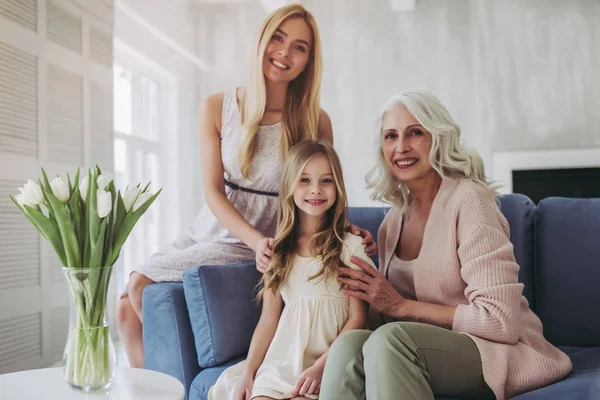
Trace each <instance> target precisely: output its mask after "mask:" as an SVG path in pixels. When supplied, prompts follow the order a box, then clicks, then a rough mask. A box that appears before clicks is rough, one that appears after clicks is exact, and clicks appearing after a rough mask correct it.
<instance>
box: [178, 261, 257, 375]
mask: <svg viewBox="0 0 600 400" xmlns="http://www.w3.org/2000/svg"><path fill="white" fill-rule="evenodd" d="M259 279H260V273H259V272H258V271H257V270H256V264H255V263H254V262H253V261H252V262H244V263H238V264H227V265H203V266H199V267H193V268H189V269H187V270H186V271H185V272H184V274H183V287H184V292H185V298H186V302H187V307H188V310H189V313H190V323H191V325H192V331H193V332H194V341H195V343H196V351H197V353H198V364H199V365H200V366H201V367H202V368H210V367H214V366H216V365H220V364H223V363H224V362H227V361H229V360H232V359H234V358H236V357H239V356H241V355H243V354H246V353H247V352H248V347H249V346H250V340H251V339H252V333H253V332H254V328H255V327H256V324H257V322H258V318H259V317H260V305H259V304H258V303H257V301H256V290H255V289H256V286H257V284H258V282H259Z"/></svg>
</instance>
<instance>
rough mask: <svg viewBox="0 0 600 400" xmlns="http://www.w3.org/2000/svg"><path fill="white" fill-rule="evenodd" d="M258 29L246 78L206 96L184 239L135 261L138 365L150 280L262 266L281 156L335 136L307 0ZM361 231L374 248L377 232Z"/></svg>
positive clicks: (125, 320) (127, 330)
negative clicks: (194, 209)
mask: <svg viewBox="0 0 600 400" xmlns="http://www.w3.org/2000/svg"><path fill="white" fill-rule="evenodd" d="M258 33H259V34H258V38H257V41H256V46H255V49H254V51H253V52H252V54H253V56H252V61H251V63H250V65H251V74H250V82H249V85H248V87H242V88H239V89H237V90H236V89H232V90H228V91H226V92H225V93H218V94H214V95H212V96H210V97H208V99H207V100H206V101H205V102H204V103H203V105H202V110H201V116H200V120H201V127H200V137H201V144H202V147H201V162H202V165H201V166H202V180H203V184H204V195H205V198H206V205H205V206H204V207H203V208H202V210H201V211H200V214H199V215H198V216H197V217H196V219H195V220H194V222H193V223H192V225H191V226H190V227H189V228H188V229H186V230H185V231H184V232H183V233H182V234H181V236H180V238H179V239H177V240H176V241H175V242H173V243H172V244H171V245H169V246H167V247H166V248H164V249H162V250H161V251H160V252H158V253H156V254H154V255H153V256H152V257H151V258H150V259H149V260H148V261H147V262H146V263H144V264H142V265H140V266H137V267H136V268H135V271H134V272H133V273H132V274H131V276H130V279H129V283H128V288H127V291H126V292H125V293H124V294H123V295H122V297H121V300H120V301H119V310H118V317H119V328H120V330H121V333H122V335H123V340H124V343H125V348H126V349H127V355H128V357H129V362H130V364H131V366H132V367H138V368H142V367H143V366H144V355H143V346H142V293H143V291H144V288H145V287H146V286H148V285H149V284H151V283H154V282H164V281H167V282H181V280H182V276H183V271H184V270H185V269H187V268H189V267H192V266H195V265H202V264H228V263H234V262H241V261H245V260H249V259H253V258H255V257H256V262H257V268H258V269H259V270H261V271H262V270H263V269H264V268H265V267H266V266H267V265H268V264H269V262H270V256H271V254H272V250H271V248H270V245H269V244H270V243H271V241H272V239H271V238H272V237H273V235H274V233H275V227H276V222H277V218H276V216H277V188H278V185H279V181H280V171H281V164H282V160H283V159H284V158H285V155H286V154H287V152H288V151H289V149H290V148H291V147H292V146H293V145H294V144H296V143H298V142H300V141H302V140H305V139H315V138H320V139H326V140H329V141H331V142H333V134H332V128H331V121H330V120H329V117H328V115H327V113H326V112H325V111H324V110H322V109H321V107H320V100H319V98H320V86H321V43H320V39H319V32H318V30H317V25H316V22H315V19H314V18H313V16H312V15H311V14H310V13H309V12H308V11H307V10H305V9H304V8H303V7H302V6H301V5H298V4H295V5H289V6H285V7H282V8H280V9H277V10H275V11H273V12H272V13H271V14H270V15H269V16H268V17H267V18H266V20H265V22H264V23H263V26H262V27H261V29H260V30H259V32H258ZM353 231H355V232H356V231H359V230H358V228H357V227H353ZM360 234H361V235H363V236H364V237H365V242H366V243H369V244H370V246H369V247H368V250H370V251H372V252H375V251H376V249H377V247H376V245H375V243H374V242H373V237H372V236H371V235H370V234H368V232H367V231H363V230H360Z"/></svg>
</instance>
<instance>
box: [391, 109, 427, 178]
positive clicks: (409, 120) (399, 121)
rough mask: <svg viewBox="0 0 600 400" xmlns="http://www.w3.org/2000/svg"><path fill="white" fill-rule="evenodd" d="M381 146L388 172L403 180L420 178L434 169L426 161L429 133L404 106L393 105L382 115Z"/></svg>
mask: <svg viewBox="0 0 600 400" xmlns="http://www.w3.org/2000/svg"><path fill="white" fill-rule="evenodd" d="M382 123H383V126H382V130H381V136H382V137H381V143H382V144H381V148H382V151H383V157H384V159H385V163H386V165H387V166H388V168H389V170H390V172H391V173H392V174H393V175H394V176H395V177H396V178H398V180H400V181H401V182H402V183H410V182H411V181H415V180H418V179H420V178H423V177H424V176H426V175H427V174H429V173H431V172H432V171H433V168H431V165H430V164H429V151H430V150H431V134H430V133H429V132H427V131H426V130H425V128H423V127H422V126H421V124H419V122H418V121H417V120H416V118H415V117H414V116H413V115H412V114H411V113H410V112H409V111H408V109H407V108H406V106H405V105H399V106H396V107H394V108H392V109H391V110H390V111H388V112H387V113H385V115H384V116H383V121H382Z"/></svg>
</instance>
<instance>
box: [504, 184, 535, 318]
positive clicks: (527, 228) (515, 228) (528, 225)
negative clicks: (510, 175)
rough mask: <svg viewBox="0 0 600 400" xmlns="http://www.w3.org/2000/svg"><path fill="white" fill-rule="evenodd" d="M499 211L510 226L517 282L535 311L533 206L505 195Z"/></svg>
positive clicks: (519, 197) (516, 196) (526, 199)
mask: <svg viewBox="0 0 600 400" xmlns="http://www.w3.org/2000/svg"><path fill="white" fill-rule="evenodd" d="M500 210H501V211H502V214H504V216H505V217H506V220H507V221H508V224H509V226H510V241H511V242H512V244H513V252H514V254H515V259H516V261H517V264H519V267H520V269H519V281H520V282H521V283H523V285H524V286H525V287H524V288H523V295H524V296H525V298H527V301H529V307H530V308H531V309H532V310H535V304H534V301H535V300H534V294H533V291H534V284H533V219H534V216H535V204H533V202H532V201H531V199H529V197H527V196H524V195H522V194H507V195H503V196H501V197H500Z"/></svg>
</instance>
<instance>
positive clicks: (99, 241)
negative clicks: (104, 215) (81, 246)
mask: <svg viewBox="0 0 600 400" xmlns="http://www.w3.org/2000/svg"><path fill="white" fill-rule="evenodd" d="M105 233H106V219H104V220H103V221H102V223H101V224H100V228H99V231H98V237H97V238H96V240H92V241H91V249H90V263H89V265H88V267H89V268H95V267H103V266H104V265H102V263H103V260H102V253H103V250H104V234H105Z"/></svg>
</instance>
